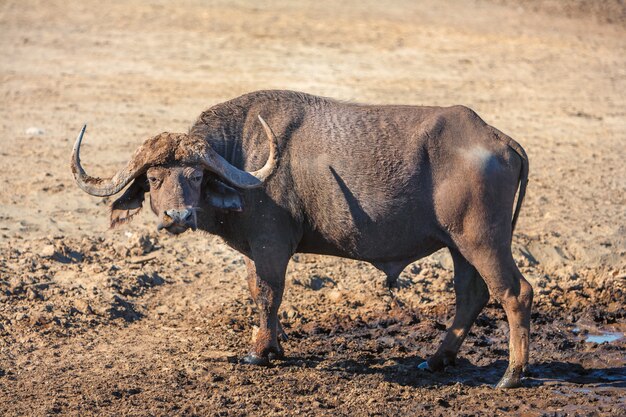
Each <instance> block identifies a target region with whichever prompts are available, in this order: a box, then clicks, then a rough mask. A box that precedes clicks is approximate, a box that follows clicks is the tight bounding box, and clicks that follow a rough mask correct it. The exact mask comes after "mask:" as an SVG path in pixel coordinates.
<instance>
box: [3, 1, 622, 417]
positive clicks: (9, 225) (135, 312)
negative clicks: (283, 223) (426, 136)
mask: <svg viewBox="0 0 626 417" xmlns="http://www.w3.org/2000/svg"><path fill="white" fill-rule="evenodd" d="M65 3H67V2H54V1H46V2H37V1H31V2H3V3H1V4H0V34H1V36H0V45H1V46H2V50H3V51H6V52H5V53H4V54H3V57H2V58H1V59H0V94H1V96H2V100H3V102H4V103H5V107H4V109H3V112H0V144H1V149H0V155H1V158H2V159H1V161H2V164H0V165H1V166H0V184H1V188H2V192H1V193H0V415H2V416H5V415H6V416H22V415H81V416H84V415H139V416H143V415H427V416H439V415H442V416H464V415H467V416H469V415H524V416H544V415H546V416H576V415H579V416H586V415H597V416H604V415H610V416H619V415H624V410H625V409H626V338H624V332H625V331H626V308H625V305H626V238H625V236H626V210H625V209H624V207H626V164H624V163H623V161H624V159H625V158H626V152H625V150H624V143H625V140H626V123H625V122H624V121H625V120H626V111H625V109H626V97H625V96H624V95H623V93H622V91H625V90H626V73H625V72H624V68H626V58H625V57H626V45H625V44H624V41H623V40H624V39H625V36H626V31H625V29H624V24H623V20H620V19H619V16H620V15H619V13H615V12H613V10H615V9H614V8H615V7H617V6H616V4H617V3H615V2H606V3H605V4H606V5H607V7H608V8H609V9H607V10H608V11H607V10H604V12H603V9H602V7H599V6H598V7H594V8H592V9H593V13H592V14H593V16H591V17H592V18H586V17H585V13H582V12H580V10H581V9H580V8H579V9H575V7H576V4H577V2H568V3H567V4H568V7H570V9H568V11H567V13H565V12H564V13H561V15H560V14H559V13H558V12H559V10H556V11H555V10H554V7H555V6H554V4H553V3H550V2H543V3H542V2H538V1H534V2H533V1H529V2H524V7H509V6H507V4H509V3H508V2H501V1H497V2H487V1H476V2H456V1H449V2H439V1H437V2H435V1H425V2H421V3H420V4H419V5H416V4H413V2H404V1H400V2H398V3H397V4H395V5H394V7H383V6H382V5H381V4H378V3H375V2H358V3H345V4H344V3H343V2H342V3H341V4H335V3H333V4H330V3H324V2H316V3H315V4H309V5H303V4H299V5H298V4H292V3H290V2H276V3H272V4H267V5H265V4H264V5H260V4H251V3H247V2H211V3H210V4H206V3H203V2H196V1H187V2H183V3H180V4H179V5H177V6H172V5H171V4H170V3H168V2H158V1H157V2H123V3H112V4H107V5H104V4H100V3H97V2H80V3H75V4H65ZM538 3H542V4H543V5H544V6H545V7H543V6H542V7H538V6H537V4H538ZM548 3H549V4H548ZM546 4H548V5H547V6H546ZM618 6H619V5H618ZM581 7H582V6H581ZM584 7H587V6H584ZM546 8H547V9H550V10H548V11H549V13H548V12H546V11H545V10H544V9H546ZM547 9H546V10H547ZM572 10H573V11H572ZM576 10H578V12H576ZM584 10H588V9H584ZM544 12H545V13H544ZM603 13H604V14H603ZM607 16H608V17H607ZM587 17H588V16H587ZM261 88H288V89H296V90H303V91H307V92H311V93H316V94H321V95H326V96H333V97H337V98H340V99H345V100H355V101H366V102H377V103H412V104H435V105H450V104H465V105H468V106H470V107H472V108H474V109H475V110H477V111H478V113H479V114H481V115H482V116H483V117H484V118H485V119H486V120H487V121H488V122H489V123H491V124H493V125H495V126H496V127H498V128H499V129H501V130H503V131H505V132H506V133H508V134H510V135H511V136H512V137H514V138H516V139H517V140H518V141H519V142H520V143H522V145H523V146H524V147H525V148H526V150H527V151H528V154H529V156H530V161H531V180H530V184H529V191H528V196H527V200H526V202H525V206H524V209H523V210H522V216H521V219H520V223H519V227H518V231H517V232H516V235H515V237H514V241H513V248H514V256H515V259H516V262H517V263H518V265H519V267H520V269H521V270H522V272H523V273H524V275H525V276H526V277H527V278H528V280H529V281H530V282H531V283H532V285H533V287H534V289H535V298H536V303H535V307H534V310H533V316H532V335H531V337H532V340H531V343H532V345H531V359H530V369H529V373H528V375H527V377H526V379H525V380H524V387H523V388H520V389H515V390H507V391H502V390H495V389H494V388H492V385H493V384H495V383H496V382H497V381H498V379H499V377H500V376H501V375H502V373H503V372H504V370H505V368H506V360H507V357H508V346H507V339H508V328H507V325H506V321H505V317H504V313H503V311H502V309H501V307H500V306H499V305H498V304H497V303H495V302H491V303H490V304H489V305H488V307H487V308H486V309H485V310H484V312H483V313H482V314H481V315H480V317H479V318H478V320H477V322H476V324H475V326H474V327H473V329H472V332H471V333H470V335H469V337H468V339H467V340H466V342H465V343H464V345H463V347H462V349H461V353H460V355H459V360H458V363H457V364H456V366H451V367H449V368H447V369H446V370H445V372H442V373H439V374H430V373H425V372H422V371H419V370H417V365H418V364H419V363H420V362H421V361H422V360H424V359H425V358H427V357H428V355H430V354H432V353H433V352H434V351H435V349H436V348H437V346H438V343H439V342H440V341H441V339H442V337H443V335H444V332H445V329H446V326H447V325H448V324H449V323H450V320H451V317H452V314H453V311H454V295H453V289H452V265H451V260H450V258H449V256H448V255H447V254H446V253H445V252H440V253H437V254H435V255H433V256H431V257H429V258H426V259H423V260H421V261H418V262H416V263H414V264H412V265H410V266H409V267H408V268H407V269H406V270H405V271H404V272H403V274H402V275H401V277H400V280H399V288H398V289H397V290H394V292H393V293H392V294H390V293H389V291H388V290H387V289H386V288H385V286H384V276H383V275H382V274H381V273H380V272H379V271H377V270H375V269H374V268H373V267H371V266H370V265H368V264H365V263H362V262H356V261H350V260H343V259H338V258H332V257H322V256H313V255H296V256H294V258H293V260H292V262H291V263H290V266H289V272H288V284H287V290H286V294H285V297H284V300H285V301H284V304H283V307H282V309H281V312H280V315H281V321H282V323H283V325H284V327H285V330H286V331H287V333H288V335H289V340H288V341H286V342H285V343H284V344H283V346H284V347H285V349H286V353H287V357H286V359H285V360H283V361H276V362H274V364H273V366H272V367H270V368H255V367H250V366H246V365H242V364H240V363H239V359H240V358H241V357H242V356H243V355H244V354H245V353H246V352H247V349H248V345H249V342H250V340H251V336H252V333H253V331H254V326H255V324H256V323H255V307H254V305H253V303H252V301H251V300H250V297H249V295H248V291H247V287H246V284H245V278H244V265H243V260H242V258H241V256H240V255H238V254H237V253H236V252H234V251H233V250H231V249H230V248H228V247H227V246H225V245H224V244H223V243H222V242H221V241H220V240H219V239H218V238H216V237H212V236H208V235H205V234H201V233H194V234H192V233H185V234H184V235H182V236H179V237H171V236H167V235H162V234H159V233H157V232H156V231H154V229H155V224H156V222H155V221H154V219H153V218H152V217H151V214H150V213H147V212H144V213H142V214H140V215H139V217H138V219H136V221H135V222H134V223H132V224H129V225H125V226H124V227H122V228H120V229H116V230H107V216H108V212H107V204H109V203H110V201H108V200H107V199H104V200H102V199H98V198H93V197H89V196H87V195H85V194H83V193H81V192H80V191H79V190H78V189H77V187H76V186H74V185H73V183H72V179H71V174H70V171H69V167H68V159H69V154H70V151H71V143H72V141H73V138H74V136H75V134H76V133H77V132H78V129H79V128H80V126H81V125H82V123H83V122H84V121H87V122H89V130H88V133H87V136H88V137H87V138H86V144H85V150H84V154H83V160H84V163H85V165H86V168H87V170H88V171H93V172H94V173H95V174H98V175H108V173H110V172H113V171H114V170H115V169H117V168H118V167H119V166H121V164H123V163H124V161H125V160H126V159H127V158H128V155H129V154H130V152H132V150H133V149H134V148H135V147H136V146H137V145H138V144H139V143H141V141H142V140H144V139H145V138H147V137H149V136H151V135H154V134H156V133H159V132H161V131H165V130H171V131H185V130H186V129H187V128H188V126H189V125H190V124H191V123H192V122H193V120H194V118H195V117H196V116H197V115H198V114H199V113H200V112H201V111H202V110H204V109H206V108H207V107H209V106H210V105H211V104H214V103H217V102H220V101H222V100H225V99H228V98H231V97H234V96H237V95H239V94H241V93H244V92H247V91H252V90H255V89H261Z"/></svg>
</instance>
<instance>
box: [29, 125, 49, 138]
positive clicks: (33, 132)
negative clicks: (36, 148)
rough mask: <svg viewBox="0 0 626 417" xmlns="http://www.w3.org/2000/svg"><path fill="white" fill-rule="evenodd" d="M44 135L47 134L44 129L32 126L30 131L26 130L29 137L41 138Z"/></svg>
mask: <svg viewBox="0 0 626 417" xmlns="http://www.w3.org/2000/svg"><path fill="white" fill-rule="evenodd" d="M44 133H46V132H45V131H44V130H43V129H42V128H40V127H36V126H31V127H29V128H28V129H26V134H27V135H29V136H41V135H43V134H44Z"/></svg>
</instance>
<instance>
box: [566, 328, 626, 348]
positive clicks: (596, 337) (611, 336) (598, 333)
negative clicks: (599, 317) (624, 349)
mask: <svg viewBox="0 0 626 417" xmlns="http://www.w3.org/2000/svg"><path fill="white" fill-rule="evenodd" d="M572 333H574V334H575V335H576V336H578V337H582V338H583V339H584V340H585V342H588V343H597V344H602V343H613V342H616V341H618V340H620V339H621V338H623V337H625V336H626V334H625V333H623V332H609V331H604V330H599V329H594V330H591V332H589V330H586V329H584V330H583V329H581V328H580V327H574V328H573V329H572Z"/></svg>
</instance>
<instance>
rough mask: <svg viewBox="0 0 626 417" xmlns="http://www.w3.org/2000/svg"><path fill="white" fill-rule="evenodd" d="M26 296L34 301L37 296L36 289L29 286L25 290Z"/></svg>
mask: <svg viewBox="0 0 626 417" xmlns="http://www.w3.org/2000/svg"><path fill="white" fill-rule="evenodd" d="M26 298H28V299H29V300H30V301H34V300H36V299H37V298H39V294H37V291H35V290H34V289H32V288H29V289H28V290H26Z"/></svg>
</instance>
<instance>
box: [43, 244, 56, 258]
mask: <svg viewBox="0 0 626 417" xmlns="http://www.w3.org/2000/svg"><path fill="white" fill-rule="evenodd" d="M55 253H56V249H55V248H54V245H46V246H44V247H43V249H41V252H40V254H41V256H43V257H44V258H52V257H53V256H54V254H55Z"/></svg>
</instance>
